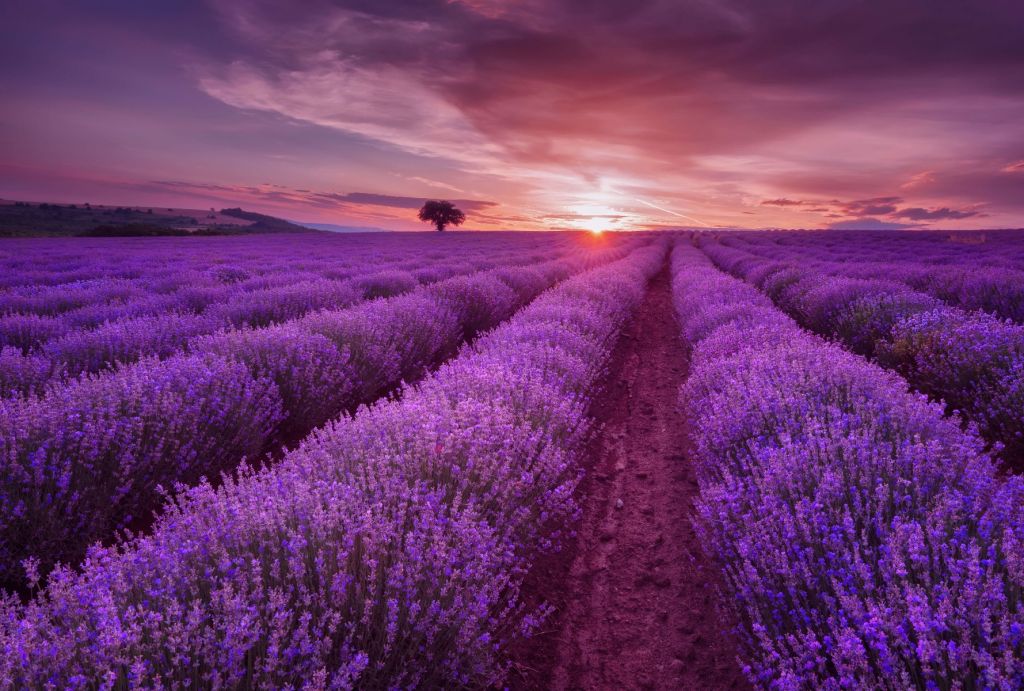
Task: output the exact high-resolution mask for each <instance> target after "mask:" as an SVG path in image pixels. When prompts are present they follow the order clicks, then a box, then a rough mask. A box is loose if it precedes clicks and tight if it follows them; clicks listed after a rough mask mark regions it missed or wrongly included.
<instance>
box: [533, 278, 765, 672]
mask: <svg viewBox="0 0 1024 691" xmlns="http://www.w3.org/2000/svg"><path fill="white" fill-rule="evenodd" d="M686 363H687V359H686V351H685V349H684V348H683V345H682V343H681V342H680V339H679V335H678V329H677V326H676V321H675V319H674V317H673V308H672V300H671V286H670V278H669V273H668V270H667V269H666V270H665V271H663V272H661V273H660V274H659V275H658V276H656V277H655V278H654V279H653V280H652V282H651V285H650V287H649V290H648V293H647V295H646V296H645V299H644V301H643V303H642V305H641V306H640V308H639V310H638V313H637V315H636V317H635V319H634V320H633V322H632V324H631V325H630V326H629V327H628V328H627V329H626V331H625V333H624V334H623V335H622V337H621V340H620V343H619V344H618V345H617V348H616V351H615V354H614V357H613V360H612V363H611V368H610V375H609V381H608V382H607V385H606V387H605V389H604V392H603V394H602V395H601V396H600V397H599V398H598V399H597V400H596V401H595V402H594V405H593V407H592V414H593V416H594V418H595V419H596V422H597V424H598V425H599V426H600V427H601V431H600V433H599V434H597V435H596V437H595V439H594V440H593V443H592V446H591V454H590V457H591V459H592V460H591V466H590V467H589V468H588V469H587V479H586V481H585V482H584V483H583V484H582V485H581V487H580V495H581V496H580V500H581V502H582V506H583V520H582V522H581V525H580V526H579V529H578V537H577V539H576V542H575V544H574V545H572V546H571V547H570V548H569V549H567V550H565V551H564V552H563V553H561V554H560V555H557V556H556V557H554V558H551V559H549V560H548V561H547V562H545V563H542V564H540V565H538V568H537V569H536V570H535V573H534V574H533V576H532V577H531V579H529V581H528V583H527V584H526V585H527V587H528V590H529V593H530V595H531V596H532V597H533V598H534V599H537V600H540V599H543V600H546V601H548V602H550V603H552V604H553V605H554V606H555V608H556V613H555V615H553V617H552V620H551V621H550V622H549V623H548V627H547V630H545V631H544V632H541V633H539V634H537V635H535V636H534V637H533V638H532V639H531V640H530V641H529V643H528V644H527V645H526V646H524V649H523V650H521V651H517V654H516V656H515V659H516V663H517V667H518V670H519V671H520V675H519V676H518V679H517V683H516V686H518V687H520V688H554V689H613V688H616V689H629V688H644V689H735V688H747V687H748V684H747V682H746V680H745V679H744V677H743V674H742V672H741V671H740V669H739V665H738V663H737V662H736V648H735V643H734V642H733V636H732V633H731V628H732V626H731V623H730V617H729V613H728V612H725V611H721V609H720V607H719V606H718V605H717V599H716V597H715V588H716V584H717V580H716V579H717V575H716V572H715V569H714V566H713V564H711V563H709V562H708V560H707V559H706V557H705V555H704V553H703V551H702V550H701V547H700V544H699V543H698V540H697V535H696V534H695V531H694V529H693V526H692V523H691V516H692V511H693V502H694V500H695V499H696V497H697V495H698V488H697V481H696V478H695V476H694V472H693V469H692V467H691V465H690V462H689V459H688V455H687V452H686V449H687V441H686V439H687V431H686V420H685V418H684V416H683V415H682V414H681V413H680V412H679V411H678V408H677V406H676V397H677V393H678V390H679V385H680V384H681V383H682V381H683V380H684V378H685V376H686Z"/></svg>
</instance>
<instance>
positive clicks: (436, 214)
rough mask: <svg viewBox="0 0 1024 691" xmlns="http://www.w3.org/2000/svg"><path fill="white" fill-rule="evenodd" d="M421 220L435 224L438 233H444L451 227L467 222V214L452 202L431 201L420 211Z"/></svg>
mask: <svg viewBox="0 0 1024 691" xmlns="http://www.w3.org/2000/svg"><path fill="white" fill-rule="evenodd" d="M419 218H420V220H421V221H424V222H426V223H433V224H434V227H435V228H437V229H438V231H442V230H444V229H445V228H446V227H448V226H450V225H452V226H460V225H462V223H463V222H464V221H465V220H466V214H464V213H462V211H460V210H459V209H457V208H456V207H455V205H454V204H452V203H451V202H446V201H441V200H430V201H428V202H427V203H426V204H424V205H423V208H422V209H420V213H419Z"/></svg>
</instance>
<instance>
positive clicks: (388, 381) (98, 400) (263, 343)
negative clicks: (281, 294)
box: [0, 239, 643, 585]
mask: <svg viewBox="0 0 1024 691" xmlns="http://www.w3.org/2000/svg"><path fill="white" fill-rule="evenodd" d="M636 242H638V241H637V240H634V239H629V240H625V241H623V243H622V246H612V247H611V248H610V249H605V250H601V251H593V252H582V251H581V252H579V253H576V254H574V255H573V256H571V257H569V258H567V259H562V260H555V261H551V262H545V263H541V264H537V265H534V266H532V267H520V268H515V267H510V268H502V269H492V270H490V271H487V272H482V273H478V274H474V275H471V276H465V277H456V278H451V279H447V280H445V281H440V282H438V283H435V284H432V285H430V286H425V287H423V288H420V289H418V290H416V291H413V292H412V293H409V294H407V295H402V296H397V297H394V298H387V299H381V300H375V301H372V302H368V303H365V304H363V305H359V306H356V307H352V308H349V309H345V310H338V311H321V312H318V313H315V314H312V315H309V316H307V317H305V318H303V319H300V320H297V321H295V322H289V323H288V324H285V325H279V326H273V327H268V328H266V329H243V330H237V331H230V332H226V333H222V334H218V335H213V336H208V337H204V338H201V339H198V340H196V341H195V342H193V343H192V345H191V347H190V349H189V352H188V353H186V354H182V355H179V356H175V357H172V358H169V359H167V360H164V361H160V360H157V359H153V358H151V359H144V360H142V361H141V362H138V363H135V364H133V365H129V366H126V367H122V368H119V369H117V370H115V371H113V372H109V373H106V374H103V375H98V376H93V377H85V378H82V379H79V380H76V381H73V382H70V383H68V384H66V385H63V386H59V387H53V388H51V389H49V390H48V391H47V392H46V393H44V394H43V395H40V396H30V397H28V398H13V399H3V400H0V577H2V578H3V579H4V581H5V582H6V583H7V584H9V585H12V584H16V583H19V582H23V573H24V572H23V570H22V567H21V563H22V561H23V560H24V559H26V558H32V559H34V560H35V561H33V563H37V564H41V565H42V567H43V568H44V571H45V570H48V569H49V567H51V566H52V565H53V564H54V563H55V562H57V561H65V562H71V563H77V561H78V560H79V559H80V558H81V556H82V554H83V553H84V552H85V549H86V547H87V546H88V545H89V544H90V543H91V542H93V541H94V540H98V539H109V538H111V537H112V536H113V534H114V533H115V531H116V530H118V529H120V528H123V527H136V528H137V527H142V526H145V525H146V524H147V523H148V521H149V520H150V515H151V513H152V511H153V510H154V509H155V508H157V507H158V506H159V505H160V503H161V500H162V499H161V497H162V492H161V488H163V489H170V488H171V487H173V486H174V485H175V484H176V483H184V484H186V485H191V484H194V483H196V482H198V481H199V480H200V479H201V478H202V477H216V476H217V475H218V474H219V473H221V472H222V471H225V470H230V469H232V468H234V467H235V466H237V465H238V464H239V463H240V462H241V461H242V460H243V459H244V458H249V459H250V460H251V459H255V458H258V457H259V456H260V455H261V454H262V453H265V452H270V451H273V450H274V449H276V448H278V447H280V445H281V444H282V443H288V442H291V441H295V440H298V439H300V438H302V437H303V436H305V435H306V434H307V433H308V432H309V431H311V430H312V429H314V428H316V427H317V426H319V425H321V424H323V423H324V422H325V421H327V420H328V419H330V418H333V417H335V416H337V415H338V414H339V413H341V412H342V411H352V410H354V409H355V408H356V407H357V406H358V405H359V404H363V403H368V402H370V401H373V400H374V399H376V398H377V397H379V396H381V395H383V394H384V393H386V392H388V391H389V390H390V389H393V388H394V387H395V386H397V385H398V384H399V383H400V382H401V381H402V380H406V381H408V380H410V379H413V378H416V377H418V376H420V375H421V373H422V372H423V371H424V370H426V369H427V368H429V367H431V366H434V365H436V364H437V363H438V362H440V361H441V360H443V359H444V358H446V357H448V356H450V355H451V354H452V353H454V351H455V350H456V349H457V347H458V345H459V344H460V343H461V342H463V341H464V340H466V339H467V338H472V337H473V336H475V335H476V334H477V333H478V332H480V331H482V330H485V329H488V328H491V327H493V326H494V325H496V324H497V323H499V322H501V321H503V320H504V319H507V318H508V317H509V316H510V315H511V314H512V313H513V312H514V311H515V310H516V309H518V308H519V307H521V306H522V305H524V304H526V303H528V302H529V301H530V300H532V299H533V298H534V297H536V295H538V294H539V293H540V292H541V291H543V290H545V289H547V288H548V287H550V286H551V285H553V284H554V283H556V282H558V281H561V280H563V279H564V278H566V277H567V276H570V275H572V274H574V273H576V272H578V271H581V270H584V269H586V268H588V267H591V266H594V265H596V264H599V263H603V262H607V261H611V260H613V259H616V258H618V257H621V256H622V255H623V254H624V253H625V252H626V251H627V250H628V249H629V248H630V247H632V246H635V244H636ZM640 242H643V241H642V240H640Z"/></svg>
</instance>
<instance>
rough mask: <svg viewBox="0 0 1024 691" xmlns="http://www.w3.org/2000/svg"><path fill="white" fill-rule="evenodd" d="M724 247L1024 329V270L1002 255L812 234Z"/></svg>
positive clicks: (741, 240)
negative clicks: (885, 284)
mask: <svg viewBox="0 0 1024 691" xmlns="http://www.w3.org/2000/svg"><path fill="white" fill-rule="evenodd" d="M890 235H891V234H890ZM722 242H723V243H724V244H727V245H730V246H733V247H736V248H738V249H744V250H747V251H749V252H753V253H755V254H760V255H762V256H770V257H771V258H773V259H776V260H786V261H798V262H800V263H801V265H802V266H805V267H808V268H814V269H817V270H819V271H821V272H823V273H829V274H841V275H844V276H847V277H849V278H867V279H882V280H889V281H898V282H900V283H904V284H906V285H908V286H910V287H911V288H913V289H915V290H918V291H921V292H923V293H927V294H928V295H932V296H934V297H936V298H939V299H940V300H942V301H943V302H946V303H948V304H950V305H955V306H958V307H963V308H964V309H969V310H984V311H986V312H990V313H992V314H994V315H996V316H998V317H1002V318H1004V319H1012V320H1013V321H1016V322H1020V323H1024V270H1021V267H1017V268H1010V267H1007V266H1000V265H997V264H994V263H992V262H994V261H996V260H997V258H998V257H1000V256H1001V255H1000V253H999V252H998V251H996V252H995V253H986V254H978V253H976V252H971V251H967V250H965V249H962V248H965V247H966V248H970V247H972V246H970V245H963V244H959V243H948V242H940V241H937V240H936V241H933V242H924V241H922V240H918V241H917V242H914V243H908V242H906V241H897V240H893V239H889V238H888V237H873V236H868V237H857V236H853V237H849V236H845V235H844V236H843V237H840V238H832V237H831V236H829V235H821V234H809V233H786V234H774V233H773V234H758V235H743V236H740V237H736V238H723V239H722Z"/></svg>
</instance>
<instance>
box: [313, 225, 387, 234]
mask: <svg viewBox="0 0 1024 691" xmlns="http://www.w3.org/2000/svg"><path fill="white" fill-rule="evenodd" d="M300 225H303V226H305V227H306V228H312V229H313V230H326V231H327V232H330V233H390V232H391V231H390V230H388V229H387V228H377V227H375V226H339V225H337V224H336V223H300Z"/></svg>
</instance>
